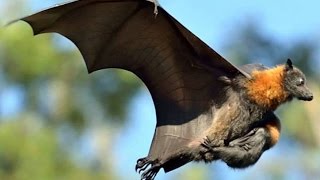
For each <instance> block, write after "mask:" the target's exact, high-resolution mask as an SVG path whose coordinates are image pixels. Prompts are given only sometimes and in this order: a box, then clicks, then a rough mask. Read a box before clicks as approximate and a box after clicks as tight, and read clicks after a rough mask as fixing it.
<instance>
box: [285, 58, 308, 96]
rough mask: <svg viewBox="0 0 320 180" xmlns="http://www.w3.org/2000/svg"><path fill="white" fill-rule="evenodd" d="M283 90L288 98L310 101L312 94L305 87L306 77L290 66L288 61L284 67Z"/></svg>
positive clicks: (290, 63) (290, 62)
mask: <svg viewBox="0 0 320 180" xmlns="http://www.w3.org/2000/svg"><path fill="white" fill-rule="evenodd" d="M284 66H285V68H284V71H285V72H284V89H285V90H286V91H287V93H288V94H289V96H290V97H293V98H298V99H299V100H304V101H311V100H312V99H313V94H312V92H311V91H310V89H309V88H308V87H307V85H306V77H305V75H304V74H303V73H302V71H300V70H299V69H298V68H296V67H294V66H293V65H292V61H291V60H290V59H288V60H287V62H286V64H285V65H284Z"/></svg>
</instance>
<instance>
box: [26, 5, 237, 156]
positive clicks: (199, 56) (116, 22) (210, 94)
mask: <svg viewBox="0 0 320 180" xmlns="http://www.w3.org/2000/svg"><path fill="white" fill-rule="evenodd" d="M153 11H154V5H153V4H152V3H150V2H147V1H144V0H118V1H117V0H79V1H73V2H71V3H67V4H64V5H62V6H56V7H53V8H51V9H47V10H44V11H41V12H39V13H36V14H34V15H31V16H28V17H25V18H23V19H22V20H23V21H26V22H27V23H29V24H30V25H31V26H32V28H33V31H34V34H40V33H48V32H57V33H59V34H62V35H63V36H65V37H67V38H68V39H70V40H71V41H72V42H73V43H75V45H76V46H77V47H78V48H79V50H80V52H81V54H82V56H83V58H84V60H85V62H86V65H87V68H88V71H89V72H93V71H96V70H99V69H105V68H120V69H125V70H128V71H131V72H133V73H134V74H136V75H137V76H138V77H139V78H141V80H142V81H143V82H144V83H145V84H146V86H147V87H148V89H149V91H150V93H151V95H152V98H153V101H154V104H155V108H156V114H157V127H156V130H155V135H154V138H153V142H152V145H151V149H150V152H149V155H148V158H150V159H157V158H162V157H167V156H169V155H170V153H171V152H172V151H174V150H175V149H177V148H179V147H183V146H185V145H187V144H188V143H190V141H192V140H193V139H195V138H197V137H198V136H199V135H200V134H201V133H202V132H203V131H205V130H206V129H207V128H208V127H209V125H210V124H211V123H212V118H210V116H208V114H209V113H210V107H211V106H212V104H219V103H221V101H223V100H222V99H221V98H220V97H223V96H225V94H223V90H222V89H223V88H224V86H225V85H224V84H223V83H222V82H219V81H217V78H218V77H220V76H228V77H233V76H236V75H238V74H239V73H241V70H238V69H237V68H236V67H234V66H233V65H232V64H230V63H229V62H228V61H227V60H225V59H224V58H223V57H221V56H220V55H219V54H217V53H216V52H215V51H214V50H212V49H211V48H210V47H208V46H207V45H206V44H205V43H203V42H202V41H201V40H200V39H199V38H197V37H196V36H195V35H193V34H192V33H191V32H189V31H188V30H187V29H186V28H185V27H183V26H182V25H181V24H180V23H179V22H177V21H176V20H175V19H174V18H173V17H171V16H170V15H169V14H168V13H167V12H166V11H164V10H163V9H162V8H161V7H159V13H158V15H157V16H156V17H155V16H154V14H153ZM197 64H203V65H205V66H207V67H210V69H211V71H208V70H207V69H203V68H198V67H196V65H197Z"/></svg>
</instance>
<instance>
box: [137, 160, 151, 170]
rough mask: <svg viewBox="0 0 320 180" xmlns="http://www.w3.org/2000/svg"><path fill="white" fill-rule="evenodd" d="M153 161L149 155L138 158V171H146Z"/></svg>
mask: <svg viewBox="0 0 320 180" xmlns="http://www.w3.org/2000/svg"><path fill="white" fill-rule="evenodd" d="M151 163H152V161H151V160H149V159H148V158H147V157H145V158H140V159H138V160H137V164H136V171H139V173H140V172H141V171H144V170H145V169H146V168H147V167H148V166H149V165H150V164H151Z"/></svg>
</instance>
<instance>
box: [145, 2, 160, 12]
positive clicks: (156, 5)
mask: <svg viewBox="0 0 320 180" xmlns="http://www.w3.org/2000/svg"><path fill="white" fill-rule="evenodd" d="M147 1H150V2H152V3H153V4H154V10H153V13H154V15H155V16H157V15H158V6H159V3H158V0H147Z"/></svg>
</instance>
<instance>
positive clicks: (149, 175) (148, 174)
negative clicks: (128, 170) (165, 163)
mask: <svg viewBox="0 0 320 180" xmlns="http://www.w3.org/2000/svg"><path fill="white" fill-rule="evenodd" d="M160 168H161V166H160V165H159V164H156V165H152V167H151V168H149V169H148V170H147V171H145V172H143V173H142V175H141V180H153V179H154V178H155V177H156V175H157V173H158V172H159V170H160Z"/></svg>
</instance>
